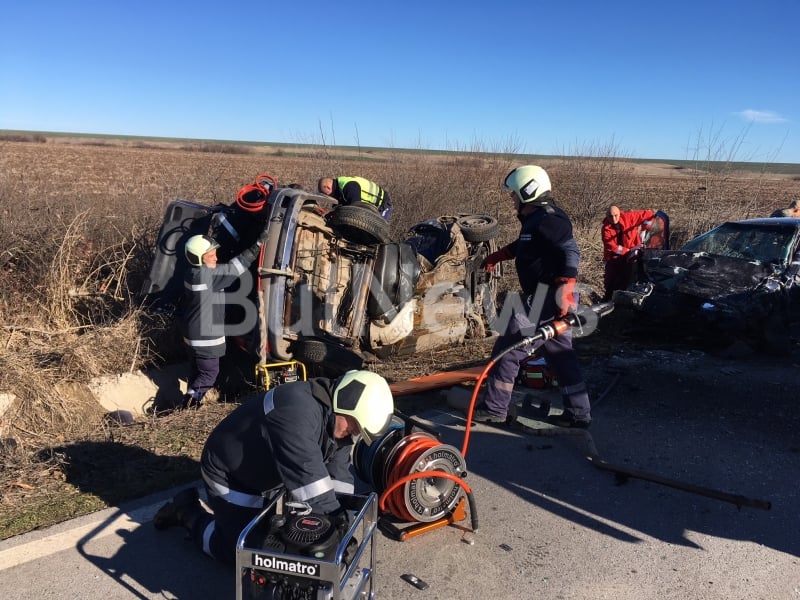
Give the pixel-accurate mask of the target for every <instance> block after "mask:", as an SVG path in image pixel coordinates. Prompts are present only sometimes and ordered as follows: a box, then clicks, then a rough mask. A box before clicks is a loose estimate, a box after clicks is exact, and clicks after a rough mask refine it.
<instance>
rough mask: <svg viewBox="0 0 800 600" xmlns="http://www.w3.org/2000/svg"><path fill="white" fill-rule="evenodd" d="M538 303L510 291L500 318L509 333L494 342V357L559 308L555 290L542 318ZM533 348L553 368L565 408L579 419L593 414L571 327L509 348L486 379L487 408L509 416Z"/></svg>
mask: <svg viewBox="0 0 800 600" xmlns="http://www.w3.org/2000/svg"><path fill="white" fill-rule="evenodd" d="M551 287H552V286H551ZM532 305H534V311H532V310H531V306H532ZM535 305H536V302H535V300H534V297H533V296H521V295H516V294H509V296H508V297H507V298H506V301H505V303H504V306H503V310H502V311H501V312H500V315H499V317H498V320H497V324H498V327H499V326H500V325H501V324H503V323H504V322H506V323H507V325H506V327H505V333H503V334H501V335H500V336H499V337H498V338H497V341H495V343H494V348H493V349H492V357H493V358H494V357H496V356H497V355H498V354H499V353H500V352H501V351H503V350H505V349H506V348H508V347H509V346H512V345H514V344H515V343H517V342H519V341H521V340H522V339H523V338H525V337H526V336H527V335H531V334H532V333H533V332H534V329H535V328H536V327H537V326H538V324H539V323H543V322H546V321H549V320H551V319H552V318H553V316H554V315H555V314H556V310H557V306H556V302H555V297H554V294H553V290H552V289H551V290H549V291H548V292H547V295H546V297H545V298H544V302H543V305H542V308H541V316H540V317H539V318H538V319H537V318H536V315H535V314H533V312H538V311H536V309H535ZM507 307H508V308H507ZM531 319H533V321H531ZM533 350H536V354H537V355H538V356H542V357H544V358H545V359H546V360H547V363H548V364H549V365H550V367H551V368H552V369H553V372H554V373H555V376H556V378H557V379H558V385H559V388H560V390H561V397H562V402H563V404H564V410H567V411H570V412H572V414H574V415H575V417H576V418H579V419H589V418H591V414H590V413H591V407H590V404H589V394H588V392H587V390H586V383H585V382H584V380H583V374H582V373H581V368H580V365H579V363H578V357H577V355H576V354H575V350H573V348H572V331H571V330H567V331H566V332H564V333H563V334H561V335H559V336H556V337H554V338H552V339H550V340H547V341H545V342H543V341H541V340H540V341H537V342H534V343H533V344H529V345H527V346H523V347H522V348H519V349H517V350H513V351H511V352H508V353H506V354H505V355H503V356H502V357H501V358H500V359H499V360H497V362H496V363H495V365H494V367H493V369H492V370H491V371H490V372H489V377H488V378H487V381H486V393H485V395H484V398H485V401H484V404H485V405H486V409H487V410H488V411H489V412H490V413H492V414H495V415H497V416H499V417H505V416H507V414H508V406H509V404H510V403H511V392H512V391H513V390H514V381H515V380H516V378H517V375H518V374H519V369H520V364H521V363H522V362H523V361H524V360H525V359H526V358H527V357H528V356H529V355H530V354H531V352H532V351H533Z"/></svg>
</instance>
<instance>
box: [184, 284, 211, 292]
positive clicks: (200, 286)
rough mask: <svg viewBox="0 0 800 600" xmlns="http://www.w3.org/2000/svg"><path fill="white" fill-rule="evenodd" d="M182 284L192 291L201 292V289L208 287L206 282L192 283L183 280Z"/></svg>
mask: <svg viewBox="0 0 800 600" xmlns="http://www.w3.org/2000/svg"><path fill="white" fill-rule="evenodd" d="M183 285H184V287H185V288H186V289H187V290H192V291H193V292H202V291H203V290H207V289H208V284H207V283H196V284H194V285H192V284H190V283H189V282H184V284H183Z"/></svg>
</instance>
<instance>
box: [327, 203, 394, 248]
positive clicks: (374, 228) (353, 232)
mask: <svg viewBox="0 0 800 600" xmlns="http://www.w3.org/2000/svg"><path fill="white" fill-rule="evenodd" d="M328 224H329V225H330V226H331V227H332V228H333V229H334V231H336V232H337V233H339V234H340V235H341V236H342V237H343V238H345V239H346V240H350V241H351V242H356V243H358V244H366V245H369V244H385V243H386V242H388V241H389V223H387V222H386V219H384V218H383V217H382V216H381V215H380V213H379V212H378V211H377V210H375V209H374V208H373V207H371V206H369V205H365V206H358V205H339V206H337V207H336V208H334V209H333V210H332V211H331V212H330V213H329V215H328Z"/></svg>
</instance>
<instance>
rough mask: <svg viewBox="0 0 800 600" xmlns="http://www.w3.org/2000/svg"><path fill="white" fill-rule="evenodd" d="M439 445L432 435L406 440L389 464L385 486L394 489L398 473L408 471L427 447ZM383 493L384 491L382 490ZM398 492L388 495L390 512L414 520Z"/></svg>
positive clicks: (398, 476)
mask: <svg viewBox="0 0 800 600" xmlns="http://www.w3.org/2000/svg"><path fill="white" fill-rule="evenodd" d="M438 445H439V440H437V439H435V438H432V437H423V438H419V439H416V440H411V441H410V442H408V444H407V445H406V447H405V448H403V449H402V451H401V452H400V454H399V455H398V456H397V458H396V459H395V460H394V462H393V464H392V465H390V469H391V470H390V472H389V476H388V477H387V481H386V484H387V487H389V488H391V489H396V486H394V483H395V481H396V480H397V479H398V478H400V477H401V476H400V475H399V474H400V473H409V472H411V471H412V470H413V467H414V463H415V462H417V460H418V459H419V457H420V455H421V454H422V452H424V451H425V450H428V449H429V448H433V447H435V446H438ZM384 495H386V494H385V492H384ZM399 496H401V495H400V494H394V495H389V496H388V502H389V507H390V512H391V513H392V514H393V515H395V516H397V517H401V518H403V519H404V520H406V521H414V520H415V519H414V517H413V516H412V515H411V514H410V513H409V512H408V509H406V507H405V502H404V501H403V498H402V497H399Z"/></svg>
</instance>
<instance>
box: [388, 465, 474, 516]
mask: <svg viewBox="0 0 800 600" xmlns="http://www.w3.org/2000/svg"><path fill="white" fill-rule="evenodd" d="M423 477H439V478H441V479H449V480H450V481H454V482H455V483H457V484H458V485H459V486H461V488H462V489H463V490H464V492H466V493H467V494H471V493H472V490H471V489H470V487H469V486H468V485H467V484H466V483H465V482H464V480H463V479H462V478H461V477H458V476H456V475H453V474H452V473H445V472H444V471H420V472H419V473H410V474H409V475H405V476H404V477H401V478H400V479H398V480H397V481H395V482H394V483H393V484H392V485H391V486H390V487H388V488H386V491H385V492H383V494H381V498H380V501H379V502H378V508H379V509H380V510H381V511H384V512H385V511H386V503H387V501H388V499H389V496H390V494H391V493H392V492H394V491H395V490H396V489H397V488H399V487H400V486H401V485H404V484H406V483H408V482H410V481H413V480H415V479H422V478H423ZM389 512H392V511H389ZM407 512H408V511H406V513H407ZM392 514H394V515H395V516H396V517H401V515H397V514H395V513H394V512H392ZM409 517H410V515H409ZM409 517H402V518H404V519H405V520H406V521H413V520H414V519H413V518H409Z"/></svg>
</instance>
